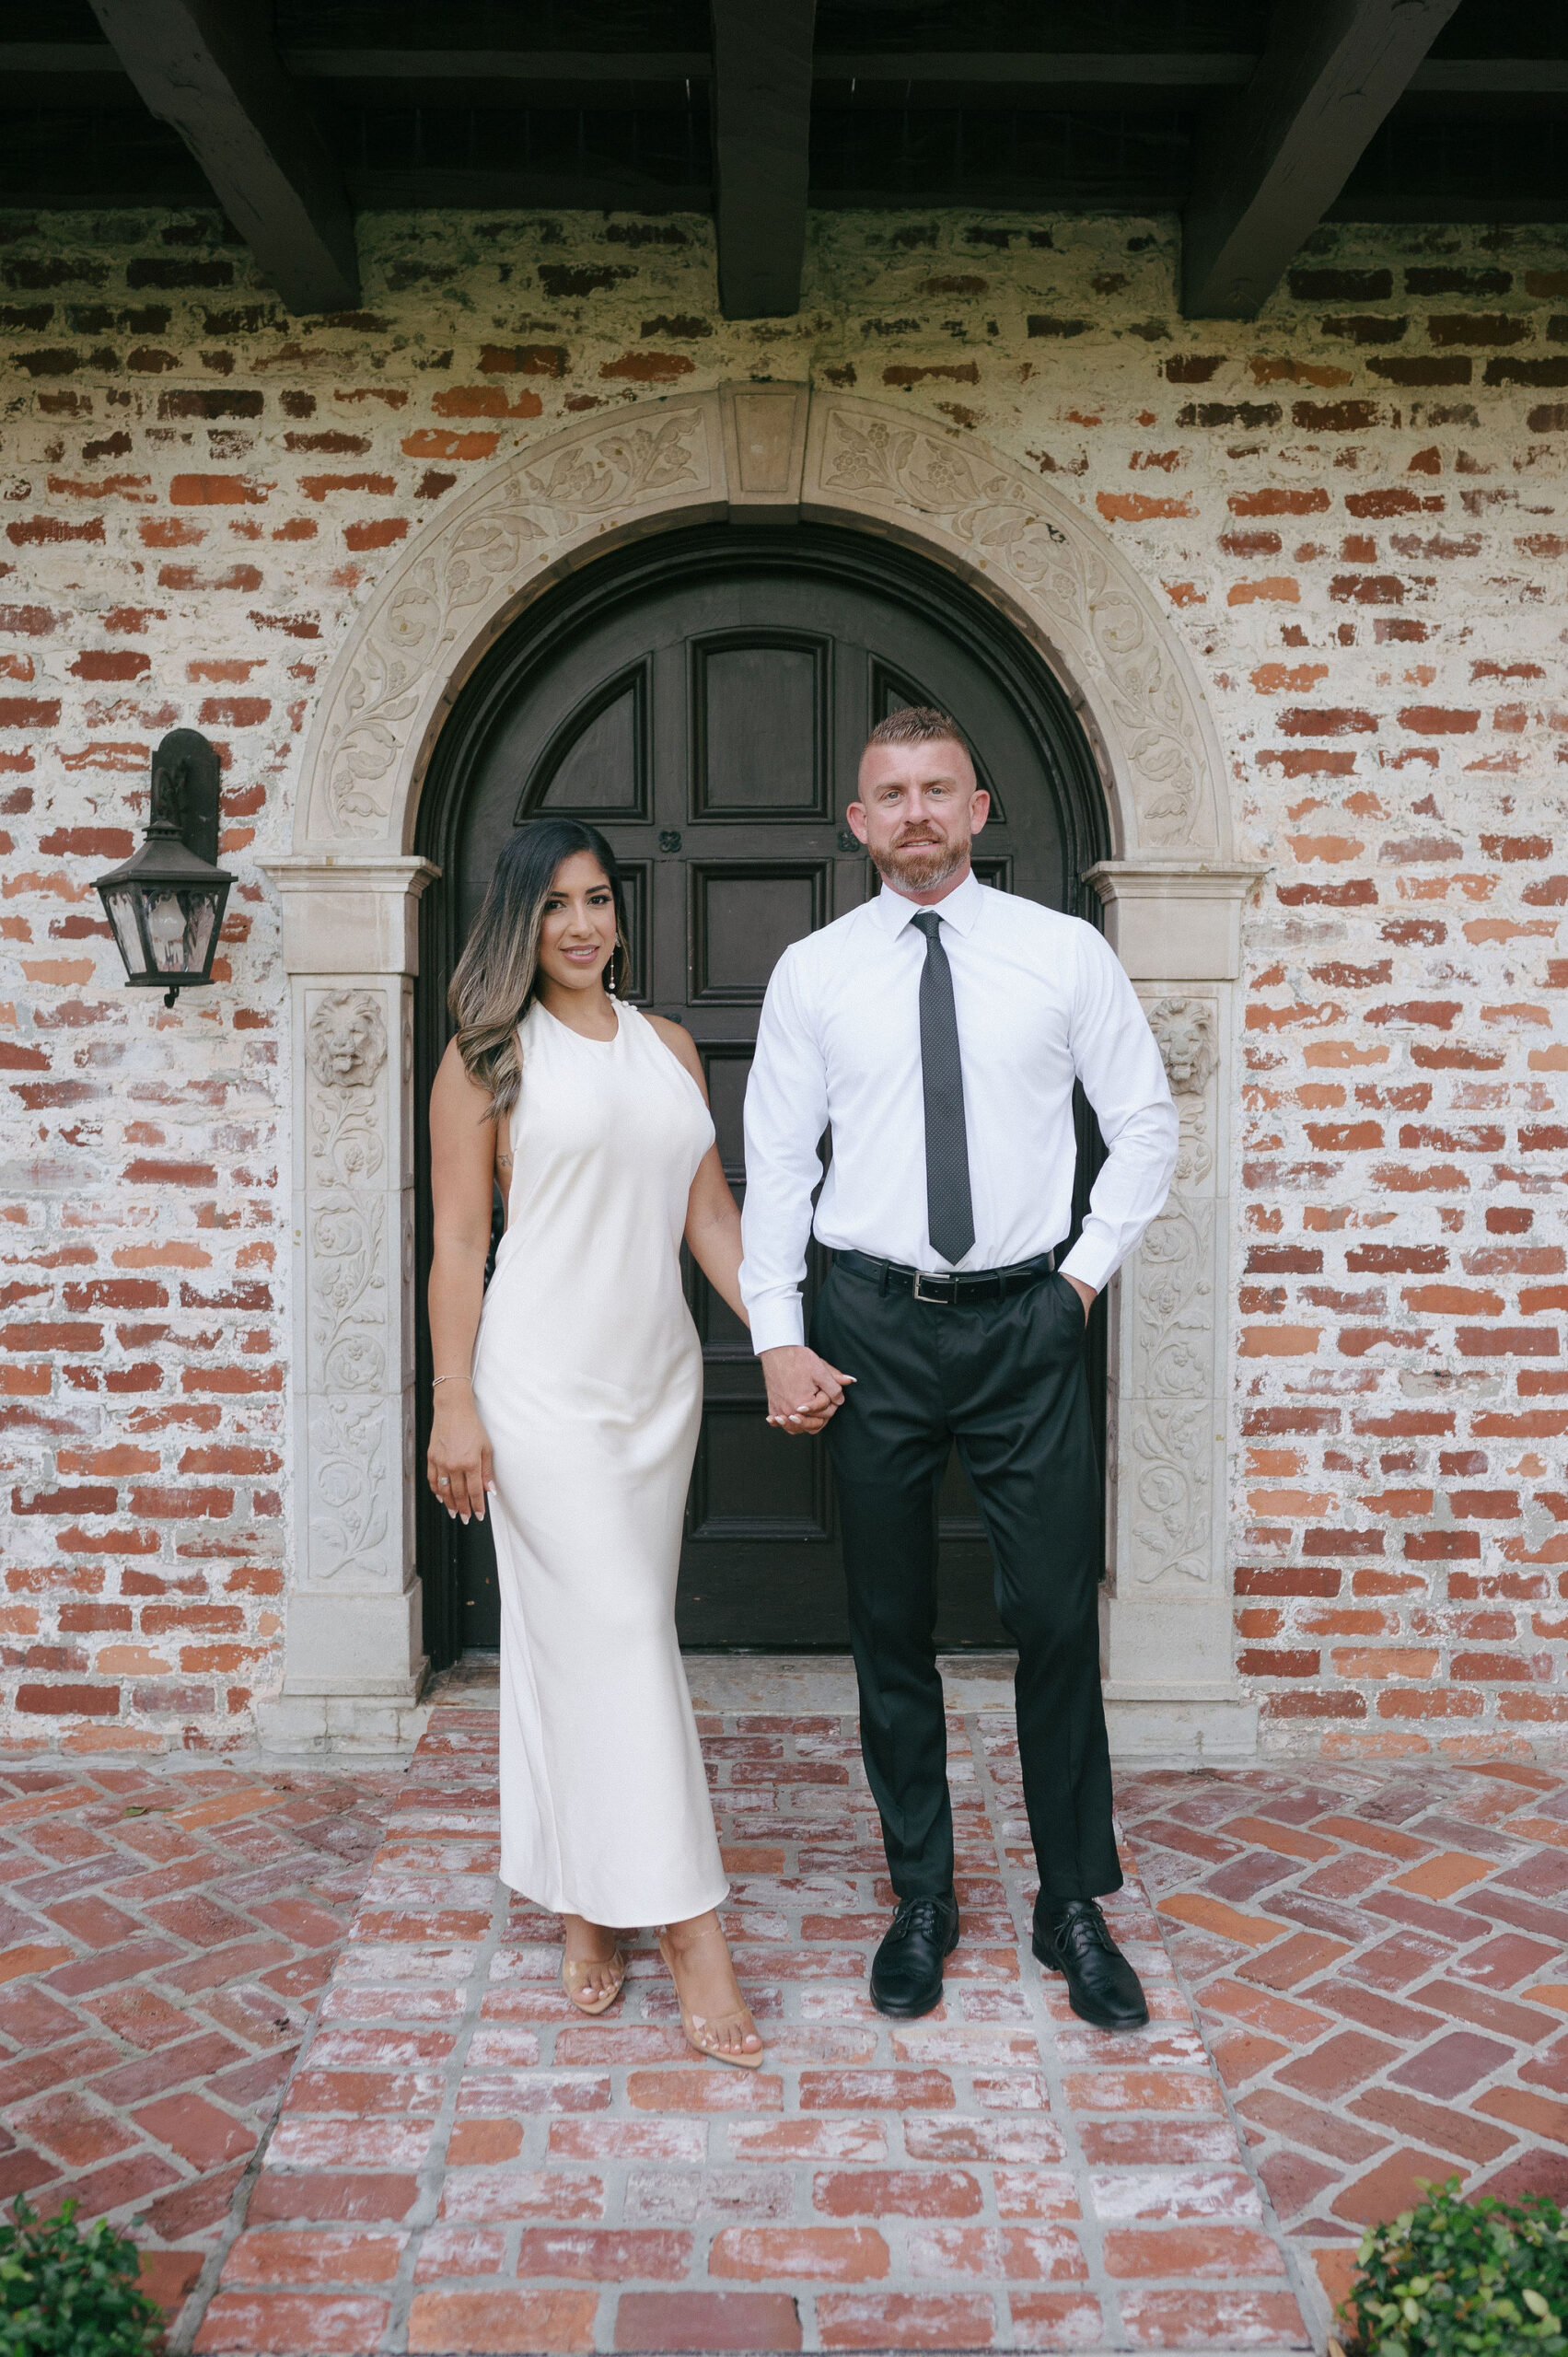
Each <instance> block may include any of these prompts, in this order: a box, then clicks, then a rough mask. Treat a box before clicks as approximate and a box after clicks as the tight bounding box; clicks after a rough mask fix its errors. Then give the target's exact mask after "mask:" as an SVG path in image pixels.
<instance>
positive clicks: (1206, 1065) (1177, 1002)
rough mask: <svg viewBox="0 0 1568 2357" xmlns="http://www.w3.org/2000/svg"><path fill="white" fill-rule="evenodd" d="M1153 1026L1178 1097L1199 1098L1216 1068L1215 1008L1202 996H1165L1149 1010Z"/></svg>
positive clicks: (1173, 1088) (1171, 1084)
mask: <svg viewBox="0 0 1568 2357" xmlns="http://www.w3.org/2000/svg"><path fill="white" fill-rule="evenodd" d="M1149 1028H1150V1029H1151V1030H1152V1031H1153V1033H1154V1035H1155V1039H1156V1041H1157V1043H1158V1046H1159V1051H1160V1055H1161V1057H1162V1058H1163V1059H1164V1062H1165V1069H1166V1077H1167V1080H1168V1081H1169V1082H1170V1086H1171V1092H1172V1094H1173V1095H1174V1096H1177V1097H1195V1096H1197V1095H1198V1094H1199V1093H1200V1091H1201V1090H1202V1089H1203V1088H1204V1087H1206V1086H1207V1085H1208V1080H1209V1075H1210V1074H1211V1073H1212V1072H1213V1071H1214V1062H1215V1054H1214V1009H1213V1007H1212V1006H1210V1005H1209V1004H1208V1003H1207V1002H1206V1001H1205V1000H1203V999H1201V998H1162V999H1161V1000H1160V1002H1159V1004H1157V1005H1156V1006H1152V1007H1151V1008H1150V1009H1149Z"/></svg>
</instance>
